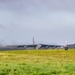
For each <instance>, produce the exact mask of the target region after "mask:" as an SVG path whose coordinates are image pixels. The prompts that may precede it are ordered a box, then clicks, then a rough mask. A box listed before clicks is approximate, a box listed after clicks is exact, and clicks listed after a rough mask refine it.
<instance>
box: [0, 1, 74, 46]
mask: <svg viewBox="0 0 75 75" xmlns="http://www.w3.org/2000/svg"><path fill="white" fill-rule="evenodd" d="M74 32H75V0H0V43H1V44H6V45H9V44H32V38H33V37H34V38H35V42H36V43H44V44H65V41H68V42H67V43H75V33H74Z"/></svg>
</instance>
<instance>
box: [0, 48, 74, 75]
mask: <svg viewBox="0 0 75 75" xmlns="http://www.w3.org/2000/svg"><path fill="white" fill-rule="evenodd" d="M0 75H75V50H74V49H73V50H67V51H65V50H60V49H54V50H10V51H0Z"/></svg>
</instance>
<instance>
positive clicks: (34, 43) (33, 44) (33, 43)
mask: <svg viewBox="0 0 75 75" xmlns="http://www.w3.org/2000/svg"><path fill="white" fill-rule="evenodd" d="M33 45H35V40H34V37H33Z"/></svg>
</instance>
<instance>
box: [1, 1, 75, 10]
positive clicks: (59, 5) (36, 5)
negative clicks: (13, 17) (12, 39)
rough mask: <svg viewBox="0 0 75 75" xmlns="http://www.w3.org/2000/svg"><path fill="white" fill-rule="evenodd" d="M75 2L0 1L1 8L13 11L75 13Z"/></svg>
mask: <svg viewBox="0 0 75 75" xmlns="http://www.w3.org/2000/svg"><path fill="white" fill-rule="evenodd" d="M74 3H75V0H0V7H3V8H7V9H10V10H13V11H28V9H29V10H33V9H35V11H36V9H38V10H39V9H40V10H49V11H57V10H60V11H62V10H65V11H75V4H74Z"/></svg>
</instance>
